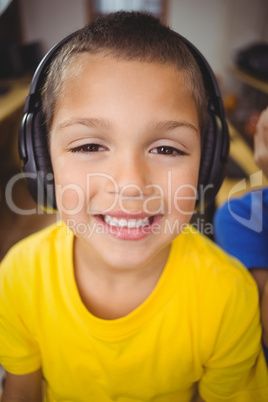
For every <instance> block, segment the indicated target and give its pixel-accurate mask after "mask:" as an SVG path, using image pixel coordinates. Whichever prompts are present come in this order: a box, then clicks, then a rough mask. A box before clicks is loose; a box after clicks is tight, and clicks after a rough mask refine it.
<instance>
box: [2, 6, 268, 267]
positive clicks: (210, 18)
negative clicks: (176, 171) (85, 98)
mask: <svg viewBox="0 0 268 402" xmlns="http://www.w3.org/2000/svg"><path fill="white" fill-rule="evenodd" d="M119 9H126V10H132V9H134V10H147V11H149V12H151V13H154V14H155V15H158V16H159V17H160V18H161V19H162V20H163V21H165V22H166V23H167V24H169V25H170V26H171V27H172V28H173V29H174V30H175V31H177V32H179V33H180V34H182V35H183V36H185V37H186V38H187V39H189V40H190V41H191V42H192V43H193V44H194V45H195V46H196V47H197V48H198V49H199V50H200V51H201V52H202V53H203V55H204V56H205V57H206V58H207V60H208V62H209V63H210V65H211V67H212V68H213V70H214V72H215V73H216V76H217V79H218V81H219V85H220V88H221V91H222V95H223V99H224V104H225V108H226V113H227V117H228V121H229V126H230V133H231V155H230V161H229V163H228V167H227V177H226V179H225V181H224V184H223V186H222V190H221V191H220V193H219V195H218V197H217V199H216V202H215V205H214V206H213V208H212V209H211V212H210V213H208V215H207V217H206V219H208V220H211V215H212V214H213V211H214V209H215V208H217V206H218V205H220V204H221V203H222V202H223V201H224V200H226V199H227V197H228V196H229V195H230V193H231V192H232V189H233V188H234V186H235V184H236V183H239V182H240V181H241V180H242V179H243V178H245V179H246V187H245V188H242V190H241V191H242V192H243V191H246V190H247V189H249V187H248V186H249V176H250V175H251V174H252V173H254V172H256V171H258V168H257V166H256V165H255V163H254V160H253V157H252V143H253V141H252V137H253V133H254V130H255V125H256V121H257V119H258V116H259V113H260V111H261V110H262V109H263V108H264V107H266V106H267V105H268V1H267V0H255V1H254V2H253V1H252V0H143V1H142V0H113V1H112V0H110V1H109V0H99V1H97V0H95V1H94V0H46V1H43V0H11V1H9V0H0V165H1V166H0V168H1V169H0V260H1V259H2V258H3V256H4V255H5V253H6V252H7V250H8V249H9V248H10V247H11V246H12V245H13V244H14V243H16V242H17V241H18V240H19V239H21V238H23V237H25V236H26V235H28V234H30V233H32V232H34V231H36V230H38V229H40V228H42V227H43V226H46V225H47V224H49V223H51V222H54V221H55V220H56V219H57V217H56V216H55V215H52V214H49V213H48V214H45V213H44V212H43V211H42V213H40V211H39V213H32V212H31V211H32V210H35V209H36V205H35V204H34V202H33V201H32V200H31V197H30V196H29V193H28V190H27V186H26V185H25V183H24V182H23V181H22V180H18V181H16V176H15V175H16V174H17V173H19V172H20V163H19V157H18V152H17V133H18V129H19V125H20V121H21V118H22V111H23V105H24V101H25V97H26V96H27V93H28V89H29V85H30V79H31V76H32V74H33V72H34V69H35V68H36V66H37V64H38V62H39V61H40V60H41V58H42V57H43V56H44V55H45V53H46V52H47V51H48V50H49V49H50V48H51V47H52V46H53V45H54V44H56V43H57V42H58V41H59V40H61V39H62V38H63V37H65V36H66V35H67V34H69V33H71V32H73V31H74V30H76V29H79V28H81V27H83V26H84V25H85V24H86V23H88V22H90V21H92V20H94V19H95V18H97V17H98V16H99V15H101V14H105V13H107V12H112V11H116V10H119ZM14 178H15V179H14ZM10 180H11V181H12V180H13V181H14V183H15V184H14V186H13V185H12V186H11V185H10V183H12V182H11V181H10ZM257 185H261V186H264V185H267V182H266V181H265V178H264V177H262V180H261V182H259V183H257V184H256V186H257ZM251 186H252V183H251ZM240 187H241V186H240ZM11 190H12V191H11ZM237 195H239V194H238V192H237V191H236V192H234V194H233V196H237ZM11 196H12V206H11V208H10V202H7V198H8V197H9V198H10V197H11ZM8 204H9V205H8ZM22 209H23V210H28V211H29V214H27V215H25V214H21V213H20V210H22ZM205 234H206V233H205Z"/></svg>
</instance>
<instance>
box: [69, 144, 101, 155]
mask: <svg viewBox="0 0 268 402" xmlns="http://www.w3.org/2000/svg"><path fill="white" fill-rule="evenodd" d="M101 151H106V148H105V147H103V146H101V145H99V144H84V145H80V146H79V147H75V148H72V149H71V152H73V153H75V152H84V153H90V152H101Z"/></svg>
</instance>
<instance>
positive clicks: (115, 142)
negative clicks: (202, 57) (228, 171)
mask: <svg viewBox="0 0 268 402" xmlns="http://www.w3.org/2000/svg"><path fill="white" fill-rule="evenodd" d="M175 50H176V51H175ZM42 107H43V111H44V114H45V116H46V122H47V127H48V132H49V138H48V144H49V152H50V159H51V163H52V168H53V174H54V180H55V192H56V200H57V207H58V211H59V213H60V215H61V218H62V220H63V221H64V223H62V225H58V226H57V225H55V226H53V227H49V228H47V229H45V230H44V231H42V232H41V233H39V234H35V235H33V236H31V237H30V238H29V239H26V240H24V241H22V243H21V244H19V245H17V246H16V247H15V248H14V249H13V250H12V251H11V252H10V253H9V255H8V256H7V257H6V259H5V261H4V262H3V264H2V266H1V270H0V275H1V279H0V297H1V303H0V306H1V307H0V361H1V363H2V364H3V366H4V367H5V369H6V370H7V378H6V384H5V388H4V395H3V400H4V402H7V401H11V400H12V401H19V400H27V401H40V400H41V398H42V396H41V378H42V376H43V377H44V380H45V384H46V390H47V398H48V400H49V401H101V402H102V401H103V402H105V401H107V402H108V401H122V402H130V401H180V402H182V401H191V400H198V399H197V398H199V400H206V401H223V400H228V401H231V400H235V401H236V400H237V401H243V402H244V401H252V400H258V401H265V400H266V399H267V396H268V379H267V370H266V366H265V361H264V357H263V354H262V352H261V347H260V338H261V328H260V323H259V313H258V296H257V291H256V288H255V286H254V282H253V280H252V279H251V277H250V275H249V274H248V273H247V271H246V270H244V268H243V267H241V266H240V265H239V264H238V263H237V262H236V261H234V260H231V259H230V258H229V257H227V256H226V255H224V254H223V253H222V252H221V251H220V250H219V249H218V248H217V247H216V246H214V245H213V244H212V243H211V242H209V241H208V240H207V239H205V238H203V237H202V236H201V235H200V234H198V233H197V232H196V231H195V230H193V228H191V226H188V223H189V221H190V219H191V216H192V214H193V212H194V208H195V203H196V200H195V195H196V194H195V192H196V188H197V183H198V176H199V165H200V156H201V132H203V130H204V127H205V124H206V114H207V100H206V93H205V89H204V85H203V82H202V76H201V73H200V70H199V67H198V65H197V63H196V62H195V59H194V58H193V56H192V54H191V52H190V51H189V50H188V49H187V47H186V46H185V45H184V44H183V43H181V41H180V40H179V39H178V37H177V36H176V35H175V34H174V33H173V32H172V31H171V30H169V29H168V28H166V27H164V26H162V25H161V24H160V23H159V22H158V21H157V20H155V19H154V18H152V17H150V16H146V15H143V14H136V13H117V14H114V15H110V16H107V17H105V18H104V19H102V20H99V21H98V22H97V23H95V24H92V25H91V26H90V27H87V28H85V29H84V30H82V31H81V32H80V33H78V34H77V35H75V36H74V37H73V38H72V39H70V41H68V42H67V44H66V45H63V47H62V49H61V50H60V51H59V53H58V55H57V56H56V58H55V60H54V61H53V62H52V63H51V65H50V67H49V71H48V76H47V79H46V83H45V85H44V89H43V101H42ZM65 225H66V226H65ZM67 227H69V229H71V230H67ZM178 235H179V236H178ZM198 393H199V395H200V396H198V395H197V394H198Z"/></svg>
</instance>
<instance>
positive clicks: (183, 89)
mask: <svg viewBox="0 0 268 402" xmlns="http://www.w3.org/2000/svg"><path fill="white" fill-rule="evenodd" d="M142 108H143V109H144V110H146V112H147V113H148V116H149V115H155V114H156V113H157V114H163V115H164V114H168V113H169V114H172V113H173V114H174V115H175V113H176V112H178V111H179V112H180V113H184V114H189V116H191V119H193V120H194V121H195V124H196V126H198V112H197V107H196V103H195V100H194V96H193V95H192V91H191V88H190V85H189V83H188V80H187V75H186V74H185V73H184V72H183V71H178V70H177V69H176V68H175V67H174V66H173V65H171V64H164V63H157V62H147V61H139V60H124V59H120V58H118V57H114V56H111V55H106V54H94V55H92V54H88V53H84V54H79V55H78V56H77V57H76V58H75V59H73V60H72V62H71V63H70V64H69V66H68V68H67V69H66V74H65V79H64V81H63V85H62V91H61V95H60V96H59V97H58V99H57V105H56V113H55V115H57V114H58V113H57V112H59V111H60V110H62V109H64V110H65V111H66V113H67V112H68V113H72V114H73V113H80V114H81V115H86V114H88V113H90V114H92V113H93V114H94V115H98V114H102V115H104V117H105V115H109V118H112V114H113V112H114V115H118V110H119V109H121V111H122V113H124V115H125V116H126V117H127V116H128V117H129V118H130V117H132V115H136V118H137V117H138V116H140V115H141V114H144V113H142V110H141V109H142ZM175 117H176V116H174V119H175Z"/></svg>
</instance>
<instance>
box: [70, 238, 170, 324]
mask: <svg viewBox="0 0 268 402" xmlns="http://www.w3.org/2000/svg"><path fill="white" fill-rule="evenodd" d="M169 250H170V246H169V247H166V248H165V249H163V250H161V251H159V253H158V254H157V256H155V258H153V259H152V260H150V261H148V262H147V263H145V264H143V265H140V266H135V267H119V268H118V267H115V266H113V265H112V264H111V265H108V264H106V263H105V262H103V260H102V259H101V257H99V256H96V255H95V253H94V251H93V250H92V249H91V247H90V246H89V245H88V244H87V243H83V241H79V240H78V239H76V240H75V243H74V271H75V279H76V283H77V287H78V291H79V293H80V297H81V299H82V302H83V303H84V305H85V306H86V308H87V309H88V310H89V311H90V312H91V313H92V314H93V315H96V316H97V317H99V318H103V319H116V318H120V317H123V316H125V315H127V314H129V313H130V312H131V311H133V310H134V309H135V308H137V307H138V306H139V305H140V304H142V303H143V302H144V301H145V300H146V299H147V298H148V297H149V295H150V294H151V293H152V291H153V290H154V288H155V286H156V285H157V283H158V280H159V278H160V277H161V274H162V272H163V269H164V267H165V265H166V262H167V258H168V255H169Z"/></svg>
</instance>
